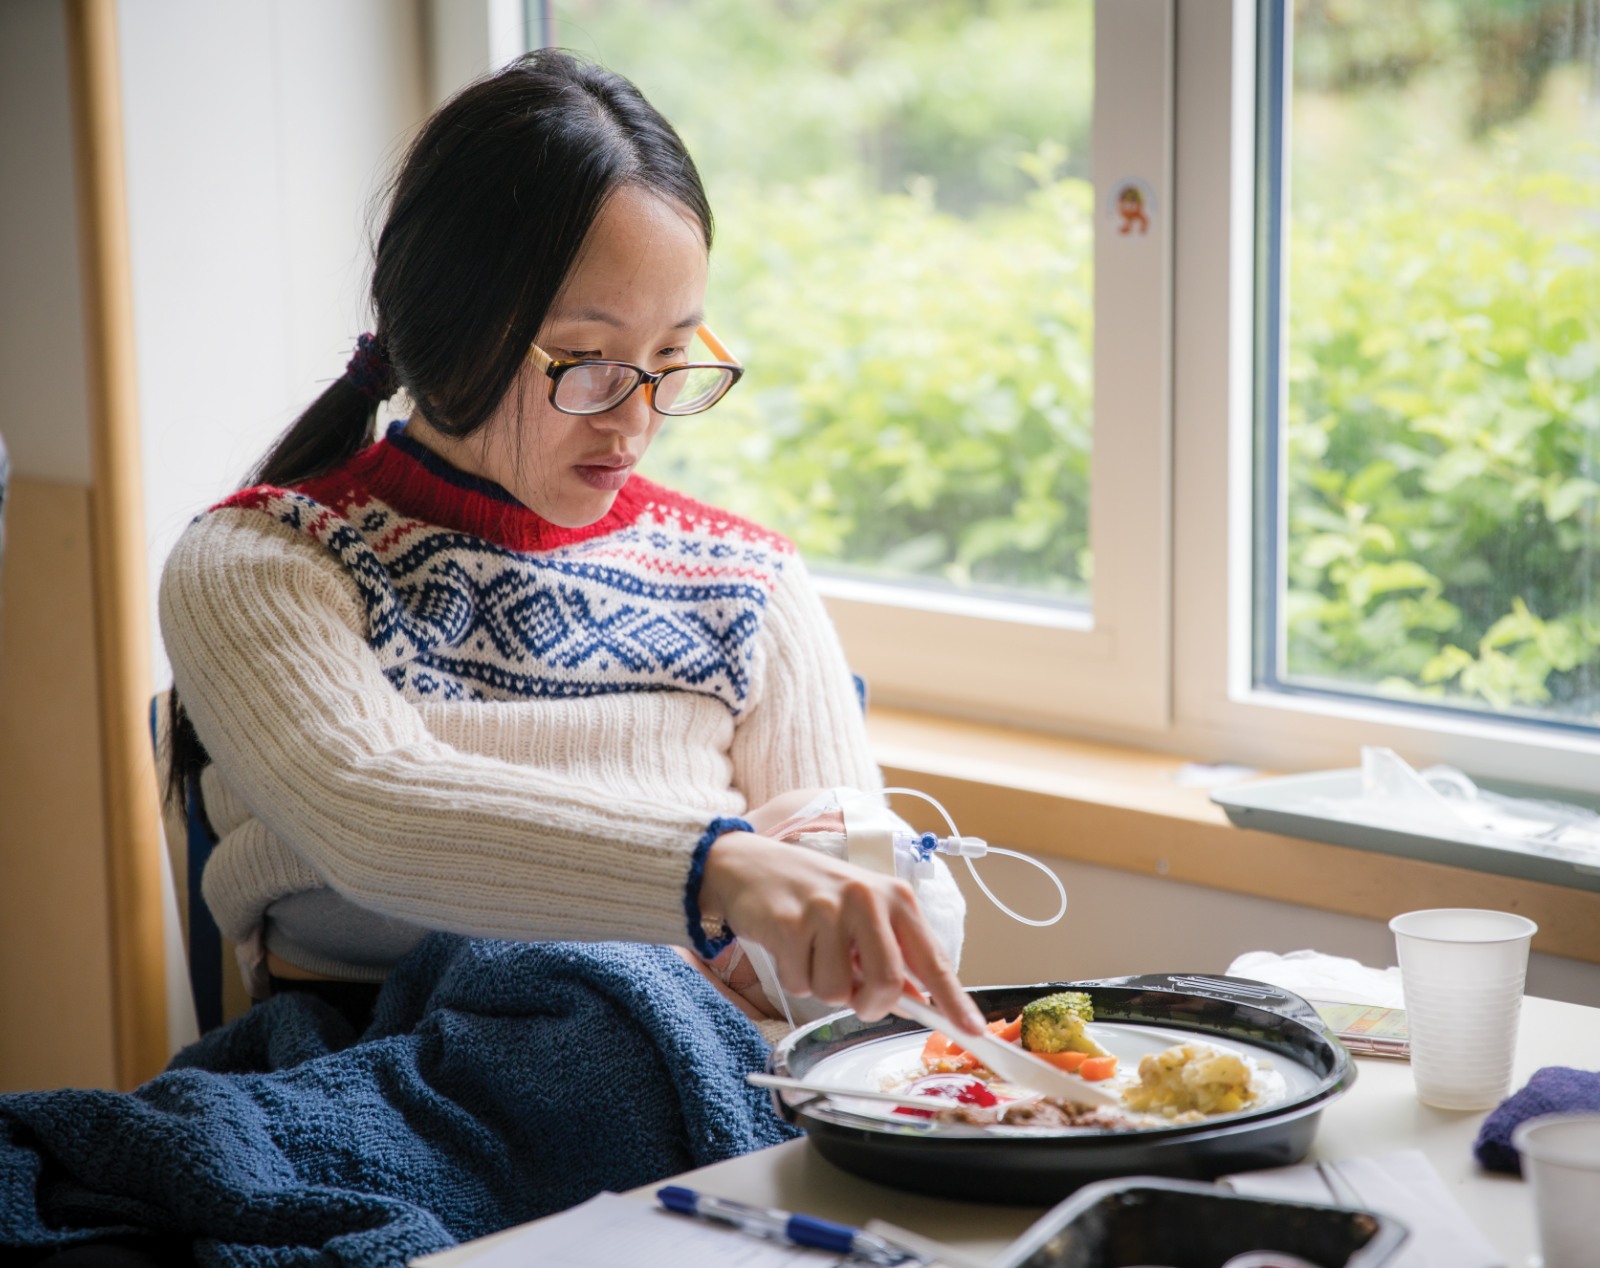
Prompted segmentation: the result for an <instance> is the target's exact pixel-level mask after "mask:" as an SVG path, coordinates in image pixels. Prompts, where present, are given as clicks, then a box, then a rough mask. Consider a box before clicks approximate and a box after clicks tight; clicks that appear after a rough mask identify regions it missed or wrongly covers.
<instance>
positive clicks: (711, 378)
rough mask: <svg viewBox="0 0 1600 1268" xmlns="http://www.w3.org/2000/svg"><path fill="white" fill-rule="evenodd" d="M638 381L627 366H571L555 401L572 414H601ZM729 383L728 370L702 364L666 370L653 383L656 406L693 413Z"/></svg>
mask: <svg viewBox="0 0 1600 1268" xmlns="http://www.w3.org/2000/svg"><path fill="white" fill-rule="evenodd" d="M637 382H638V375H637V374H636V373H635V371H634V370H633V369H632V368H631V367H628V366H621V365H607V364H605V363H603V362H597V363H595V364H594V365H578V366H573V367H572V368H571V369H569V370H567V371H566V372H564V373H563V374H562V376H561V379H560V381H559V382H558V383H557V384H556V396H555V403H556V404H557V405H558V406H559V407H560V408H562V409H564V410H569V411H571V412H572V413H574V414H600V413H604V412H605V411H606V410H608V409H613V408H615V407H616V406H617V405H618V404H620V403H621V401H622V399H623V398H624V397H625V396H627V394H628V393H629V391H630V390H632V388H633V385H634V384H635V383H637ZM732 382H733V375H732V374H731V373H730V372H729V371H727V370H719V369H716V368H708V367H704V366H685V367H684V368H683V369H681V370H669V371H667V372H666V374H665V375H664V376H663V377H662V379H661V381H660V382H659V383H657V384H656V390H655V407H656V409H657V410H658V411H659V412H660V413H663V414H695V413H698V412H699V411H701V410H703V409H707V408H709V407H710V406H711V405H713V404H715V403H716V401H717V400H718V399H719V398H720V397H721V396H722V394H723V393H724V392H726V391H727V390H728V387H729V385H730V384H731V383H732Z"/></svg>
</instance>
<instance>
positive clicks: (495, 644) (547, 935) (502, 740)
mask: <svg viewBox="0 0 1600 1268" xmlns="http://www.w3.org/2000/svg"><path fill="white" fill-rule="evenodd" d="M711 230H712V223H711V212H710V208H709V207H708V205H707V203H706V198H705V194H704V192H703V190H702V188H701V186H700V182H699V177H698V174H697V173H696V171H695V167H694V164H693V162H692V160H691V159H690V157H689V155H688V153H687V152H686V151H685V149H684V148H683V145H682V143H681V141H680V140H679V138H678V137H677V135H676V133H674V131H673V130H672V128H671V127H670V125H668V124H667V122H666V121H665V120H664V119H662V118H661V116H660V115H659V114H657V113H656V112H655V111H654V110H653V109H652V108H651V107H650V106H649V105H648V103H646V102H645V101H644V99H643V98H642V97H641V96H640V95H639V94H638V92H637V90H635V89H634V88H633V87H632V86H631V85H630V84H628V83H627V82H626V81H624V80H622V79H621V78H619V77H617V76H615V75H611V74H608V73H607V72H604V71H602V70H599V69H598V68H595V67H592V66H586V65H584V64H582V63H579V62H577V61H575V60H574V59H572V58H570V57H568V56H565V55H562V54H557V53H550V52H546V53H539V54H533V55H530V56H529V57H527V58H525V59H523V60H522V61H520V62H518V63H517V64H515V65H513V66H512V67H510V68H508V69H507V70H505V71H504V72H502V73H500V74H499V75H497V76H495V77H493V78H491V79H488V80H485V81H482V82H480V83H478V84H476V85H474V86H472V87H470V88H468V89H467V90H466V91H464V92H463V93H462V94H461V95H460V96H458V97H457V98H455V99H454V100H453V101H451V102H450V103H449V104H447V105H446V106H445V107H444V108H443V109H441V110H440V111H439V112H438V114H437V115H435V116H434V117H433V119H431V120H430V121H429V123H428V124H427V126H426V127H425V128H424V130H423V132H422V134H421V135H420V137H419V138H418V139H417V141H416V143H415V144H414V145H413V147H412V148H411V151H410V153H409V155H408V157H407V159H406V161H405V164H404V166H403V168H402V170H401V172H400V175H399V177H398V178H397V180H396V183H395V187H394V191H393V196H392V201H391V205H390V209H389V214H388V219H387V222H386V224H385V225H384V228H383V231H382V234H381V236H380V238H379V240H378V246H377V255H376V262H375V268H374V273H373V283H372V299H373V305H374V308H375V311H376V315H377V330H376V335H375V337H372V338H364V339H363V341H362V346H361V350H360V351H359V352H358V354H357V356H356V358H355V359H354V360H353V361H352V363H351V370H350V372H349V373H348V374H347V375H346V377H345V378H343V379H340V380H338V381H337V382H335V383H334V384H333V385H332V386H331V387H329V388H328V389H327V391H326V392H324V393H323V395H322V396H321V397H320V398H319V399H318V400H317V401H316V402H315V403H314V404H313V405H312V406H311V407H310V408H309V409H308V410H307V411H306V412H305V414H304V415H302V416H301V418H300V419H299V420H298V421H297V422H296V423H295V424H294V426H293V427H292V428H291V429H290V430H289V431H288V432H287V433H286V434H285V435H284V437H283V438H282V439H281V440H280V441H279V443H278V444H277V446H276V447H275V449H274V450H273V451H272V452H271V453H270V454H269V455H268V456H267V457H266V459H265V460H264V461H263V462H262V464H261V466H260V468H259V469H258V471H257V472H256V474H255V478H254V479H253V481H252V486H253V487H251V488H249V489H247V490H246V491H245V492H243V493H241V494H238V495H236V496H235V497H233V498H231V499H229V500H228V501H226V502H224V503H223V504H222V505H221V506H219V507H217V508H214V509H213V510H212V511H211V512H209V513H208V514H206V515H204V516H201V517H200V518H199V519H198V520H196V521H195V523H194V524H193V525H192V526H191V527H190V528H189V530H188V531H187V532H186V534H185V535H184V537H183V539H182V540H181V541H180V542H179V544H178V546H177V547H176V549H175V550H174V552H173V554H172V557H171V559H170V561H169V563H168V566H167V570H166V574H165V576H164V578H163V583H162V592H161V619H162V630H163V634H164V637H165V640H166V645H167V649H168V653H169V655H170V657H171V661H172V665H173V671H174V679H175V693H176V698H177V699H178V701H180V702H181V708H182V710H183V712H184V713H185V714H186V721H183V722H181V723H180V726H179V736H180V742H179V744H177V745H176V746H175V752H174V774H175V780H178V781H183V782H187V780H188V779H190V778H195V777H198V779H199V781H200V788H201V791H202V792H203V803H204V807H205V811H206V814H207V818H208V820H209V825H210V827H211V828H212V830H213V831H214V833H215V834H216V836H217V838H218V845H217V848H216V850H215V853H214V854H213V856H212V858H211V861H210V863H209V864H208V866H207V869H206V873H205V878H204V893H205V898H206V901H207V904H208V905H209V907H210V908H211V910H212V912H213V913H214V914H215V916H216V918H217V921H218V924H219V925H220V927H221V928H222V931H223V932H224V934H226V935H228V936H229V937H232V938H234V939H236V940H238V941H239V942H240V944H241V947H242V951H241V956H242V959H243V961H244V966H245V968H246V972H247V977H248V978H249V979H250V981H251V984H252V987H253V993H255V994H257V995H265V994H269V993H271V992H272V991H273V990H278V991H281V990H290V989H302V990H305V989H310V990H314V991H321V992H322V993H324V994H325V995H327V996H328V997H329V998H332V999H335V1000H336V1001H337V1002H338V1003H340V1004H341V1006H343V1007H345V1008H346V1009H347V1010H353V1015H355V1016H356V1017H357V1019H358V1021H359V1019H360V1018H362V1017H364V1016H365V1015H366V1013H367V1012H369V1011H370V1005H371V998H372V996H373V995H374V994H375V992H376V987H375V986H373V985H369V986H367V987H365V988H362V987H354V988H352V987H348V986H344V985H334V986H307V985H306V984H307V983H308V982H330V981H331V982H333V983H369V984H371V983H376V982H379V981H381V980H382V979H383V977H384V976H385V974H386V973H387V972H388V970H389V969H390V968H391V967H392V966H393V965H394V964H395V963H397V962H398V961H399V960H400V959H401V958H402V957H403V956H404V955H405V954H406V953H407V952H408V951H409V950H410V949H411V948H412V947H414V946H415V945H416V944H417V943H418V942H419V941H420V940H421V939H422V938H423V937H424V936H425V934H426V933H427V932H428V931H430V930H445V931H451V932H456V933H462V934H467V935H472V936H478V937H491V938H504V939H518V940H547V939H557V938H572V939H583V940H595V939H620V940H629V941H637V942H651V943H666V944H677V945H680V946H692V947H693V948H694V949H695V950H696V951H697V952H698V953H699V956H700V957H701V958H702V959H703V960H711V959H712V958H713V957H714V956H715V955H716V954H717V953H718V952H719V951H720V950H721V949H722V947H723V946H724V945H726V938H727V931H729V930H731V931H737V933H738V934H739V935H741V936H742V938H744V939H745V940H747V941H753V942H755V943H757V944H759V945H760V946H762V947H764V948H765V949H766V950H767V951H768V952H769V953H770V954H771V956H772V957H773V959H774V961H775V962H776V973H777V978H778V981H779V982H781V984H782V986H783V988H784V989H785V990H786V991H788V992H791V993H793V994H795V995H799V996H805V995H811V996H814V997H815V998H816V999H818V1000H820V1001H823V1002H825V1003H827V1004H830V1005H837V1006H849V1007H853V1008H855V1009H856V1010H857V1011H858V1012H859V1013H860V1014H861V1015H862V1016H863V1017H865V1018H867V1019H869V1020H870V1019H875V1018H877V1017H879V1016H881V1015H883V1014H884V1013H885V1012H886V1011H887V1010H888V1009H889V1007H890V1006H891V1004H892V1003H893V1001H894V999H895V997H896V996H897V995H898V994H899V993H900V991H901V990H902V989H903V988H904V985H905V982H906V980H907V977H908V976H910V977H912V978H914V979H915V980H917V981H920V982H921V983H922V984H923V985H924V986H925V987H926V988H927V989H928V990H929V991H931V992H932V994H933V996H934V998H935V1000H936V1002H937V1003H938V1004H939V1005H940V1006H941V1007H943V1008H944V1009H946V1010H948V1011H949V1013H950V1014H951V1015H952V1016H954V1017H957V1018H962V1019H965V1020H967V1021H968V1023H969V1024H971V1025H973V1026H974V1027H976V1026H978V1025H979V1024H980V1021H981V1019H980V1018H979V1017H978V1015H977V1013H976V1011H975V1010H974V1009H973V1008H972V1005H971V1004H970V1002H969V1001H968V1000H967V999H966V997H965V995H964V994H963V993H962V992H961V990H960V986H959V983H958V982H957V981H956V978H955V976H954V972H953V970H952V968H951V965H950V961H949V957H948V956H947V955H946V954H945V952H944V950H943V949H942V948H941V947H940V945H939V944H938V942H937V940H936V939H935V938H934V937H933V936H932V934H931V932H930V930H929V928H928V926H927V924H926V921H925V920H924V918H923V915H922V913H921V912H920V910H919V908H918V906H917V902H916V900H915V898H914V896H913V895H912V893H911V891H910V890H909V889H908V888H907V887H906V886H905V885H903V884H901V883H900V882H897V881H896V880H895V879H894V878H892V877H887V876H881V875H877V874H871V873H866V872H863V871H860V870H858V869H855V868H852V867H850V866H848V865H846V864H843V863H840V862H836V861H834V860H832V859H829V858H827V857H825V856H823V855H821V854H817V853H814V852H811V851H808V850H803V849H796V848H793V847H789V846H782V845H779V844H777V843H776V842H774V841H772V840H770V839H767V838H764V837H763V836H762V835H760V832H761V829H763V828H764V827H769V826H772V825H774V824H776V823H777V822H778V821H780V820H782V819H783V818H785V817H786V816H787V815H788V814H790V812H792V811H793V810H795V809H797V808H798V807H799V806H800V805H801V804H802V803H803V802H805V801H806V800H807V799H808V798H809V796H810V795H811V793H812V792H813V791H814V790H815V789H817V788H822V787H829V786H834V785H850V786H856V787H862V788H869V789H870V788H876V787H878V786H880V785H879V777H878V773H877V770H876V768H875V766H874V765H873V763H872V760H871V757H870V753H869V750H868V746H867V741H866V735H865V729H864V726H863V722H862V719H861V716H860V710H859V708H858V706H857V704H856V700H855V697H854V691H853V687H852V683H851V681H850V677H849V674H848V670H847V668H846V665H845V662H844V658H843V655H842V653H841V650H840V648H839V645H838V640H837V638H836V636H835V634H834V632H833V630H832V627H831V626H830V624H829V622H828V619H827V616H826V614H825V612H824V609H823V607H822V605H821V603H820V601H819V599H818V597H817V595H816V592H815V591H814V589H813V588H812V587H811V584H810V582H809V580H808V579H807V575H806V572H805V569H804V567H803V565H802V564H801V562H800V560H799V558H798V557H797V556H796V555H795V553H794V551H793V548H792V547H791V546H790V545H789V544H788V543H787V542H786V541H784V540H783V539H781V538H779V537H777V536H776V535H774V534H771V533H768V532H766V531H764V530H762V529H760V528H758V527H756V526H755V525H752V524H749V523H746V522H744V521H740V520H737V519H736V518H734V517H732V516H728V515H726V514H724V513H722V512H718V511H716V510H714V509H712V508H709V507H705V506H703V505H701V504H699V503H695V502H693V501H691V500H689V499H686V498H683V497H681V496H679V495H677V494H674V493H671V492H670V491H668V490H665V489H662V488H660V487H659V486H656V485H654V484H651V483H650V482H648V481H646V480H644V479H643V478H642V477H639V476H637V475H634V474H633V468H634V466H635V465H636V464H637V463H638V461H639V460H640V459H641V458H642V457H643V456H644V453H645V451H646V449H647V448H648V446H649V444H650V442H651V440H652V438H653V437H654V436H655V434H656V432H657V430H658V429H659V428H660V426H661V425H662V422H663V418H664V411H666V412H673V411H678V412H695V411H696V410H698V409H699V408H704V407H707V406H709V404H712V403H714V402H715V400H716V399H717V398H718V397H720V395H721V394H722V393H723V392H725V391H726V390H728V388H729V387H731V386H732V384H733V383H734V382H735V381H736V380H737V377H738V373H739V371H738V370H737V368H735V367H734V366H733V365H732V364H731V363H722V365H721V366H720V367H719V366H718V365H711V366H707V367H706V368H703V369H697V370H684V371H679V372H677V373H675V374H669V375H667V376H666V377H665V378H661V379H657V378H656V377H655V376H657V375H659V374H661V372H662V371H664V370H667V369H670V368H671V367H674V366H678V365H682V364H683V363H685V362H686V361H687V349H688V346H689V344H690V342H691V340H692V339H693V338H694V337H695V334H696V332H697V331H698V330H700V329H701V326H702V318H703V311H702V310H703V304H704V296H705V286H706V269H707V252H708V250H709V246H710V242H711ZM396 386H399V387H403V388H404V389H405V390H406V392H407V393H408V395H409V398H410V400H411V402H412V403H413V406H414V412H413V413H412V415H411V417H410V418H409V420H408V421H406V422H405V423H404V425H403V427H399V426H397V427H396V428H394V429H393V430H391V432H390V434H389V435H388V436H387V437H386V438H384V439H383V440H381V441H380V442H378V443H377V444H375V445H374V444H370V442H371V440H372V435H371V429H372V425H373V419H374V415H375V406H376V403H377V402H378V401H379V400H380V399H382V398H383V397H385V396H387V395H388V394H389V393H390V392H391V391H393V390H394V388H395V387H396ZM718 985H719V987H720V986H721V984H720V983H718ZM721 989H723V993H724V994H725V995H727V996H728V997H729V998H730V999H733V1000H735V1002H737V1003H738V1004H739V1005H740V1006H741V1007H745V1008H746V1011H747V1012H748V1011H751V1010H750V1008H749V1007H748V1005H747V1004H746V1002H745V997H746V996H753V997H755V998H756V999H757V1001H758V1003H760V997H759V991H756V990H752V989H747V990H746V992H745V995H734V994H733V993H732V992H730V991H729V990H728V989H727V988H726V987H722V988H721ZM758 1011H759V1012H762V1013H765V1014H766V1015H769V1016H770V1015H774V1013H775V1010H773V1009H772V1008H771V1006H770V1002H768V1003H767V1006H766V1007H765V1008H761V1009H759V1010H758ZM358 1029H359V1024H358Z"/></svg>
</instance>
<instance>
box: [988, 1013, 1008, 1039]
mask: <svg viewBox="0 0 1600 1268" xmlns="http://www.w3.org/2000/svg"><path fill="white" fill-rule="evenodd" d="M1005 1028H1006V1019H1005V1018H1004V1017H1002V1018H1001V1019H1000V1020H999V1021H992V1022H990V1023H989V1033H990V1034H991V1035H998V1034H999V1033H1000V1032H1001V1031H1002V1030H1004V1029H1005Z"/></svg>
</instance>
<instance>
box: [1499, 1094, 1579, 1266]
mask: <svg viewBox="0 0 1600 1268" xmlns="http://www.w3.org/2000/svg"><path fill="white" fill-rule="evenodd" d="M1511 1143H1512V1145H1514V1146H1515V1147H1516V1150H1517V1152H1518V1153H1520V1154H1521V1155H1522V1174H1523V1176H1524V1177H1525V1178H1526V1179H1527V1181H1528V1183H1529V1184H1531V1185H1532V1186H1533V1205H1534V1210H1535V1211H1536V1212H1537V1214H1538V1222H1539V1253H1540V1254H1541V1255H1543V1256H1544V1268H1593V1265H1594V1262H1595V1254H1596V1247H1597V1246H1600V1114H1548V1115H1546V1116H1545V1117H1543V1118H1530V1119H1529V1120H1528V1121H1527V1122H1525V1123H1523V1124H1522V1126H1520V1127H1518V1128H1517V1130H1516V1131H1514V1132H1512V1133H1511Z"/></svg>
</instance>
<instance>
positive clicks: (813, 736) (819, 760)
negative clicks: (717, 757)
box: [732, 556, 883, 807]
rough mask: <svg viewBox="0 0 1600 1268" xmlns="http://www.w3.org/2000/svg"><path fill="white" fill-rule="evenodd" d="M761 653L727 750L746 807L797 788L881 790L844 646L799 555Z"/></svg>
mask: <svg viewBox="0 0 1600 1268" xmlns="http://www.w3.org/2000/svg"><path fill="white" fill-rule="evenodd" d="M758 656H759V657H760V663H759V664H758V665H757V666H756V670H755V673H754V674H753V675H752V678H753V690H752V692H751V699H752V703H751V704H750V706H749V707H748V708H747V709H746V710H745V711H744V713H743V714H741V715H740V717H739V720H738V723H737V725H736V727H735V729H734V737H733V749H732V756H733V770H734V782H735V783H736V784H737V785H738V786H739V790H740V791H741V792H743V793H744V795H745V798H746V800H747V801H748V802H749V804H750V805H751V806H752V807H755V806H759V805H762V804H763V803H764V802H767V801H770V800H771V799H772V798H774V797H776V796H778V795H779V794H781V793H786V792H791V791H793V790H794V789H796V788H831V787H836V786H839V785H845V786H847V787H850V788H859V789H861V790H863V791H866V792H870V791H873V790H876V789H878V788H881V787H883V777H882V775H881V774H880V773H879V771H878V765H877V763H876V762H874V761H873V760H872V748H871V745H870V744H869V743H868V742H867V725H866V718H865V717H864V715H863V714H862V710H861V703H860V700H859V699H858V698H857V696H856V689H855V682H854V680H853V679H852V677H851V674H850V667H849V665H848V664H847V663H846V661H845V656H844V648H843V647H842V646H840V644H839V635H838V632H837V631H836V630H835V629H834V628H833V621H832V620H830V619H829V617H828V612H827V609H826V608H824V607H823V606H822V597H821V596H820V595H819V594H818V593H817V590H816V587H815V586H814V585H812V583H811V575H810V573H808V572H807V571H806V568H805V565H804V564H803V563H801V561H800V559H799V557H798V556H796V557H794V558H792V559H791V560H789V561H788V562H787V563H786V564H785V565H784V568H783V573H782V575H781V579H780V580H779V582H778V588H777V591H776V593H775V594H774V595H773V597H772V607H771V610H770V611H768V613H767V616H766V621H765V623H764V624H763V626H762V639H761V643H760V651H759V652H758Z"/></svg>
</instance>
